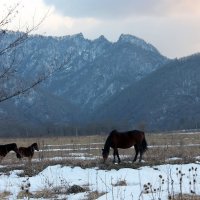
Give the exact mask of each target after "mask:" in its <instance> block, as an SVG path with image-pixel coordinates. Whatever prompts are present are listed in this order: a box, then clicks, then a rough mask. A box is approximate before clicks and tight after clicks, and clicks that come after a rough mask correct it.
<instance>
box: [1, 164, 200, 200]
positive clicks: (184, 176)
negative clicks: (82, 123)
mask: <svg viewBox="0 0 200 200" xmlns="http://www.w3.org/2000/svg"><path fill="white" fill-rule="evenodd" d="M21 173H22V171H21V170H14V171H11V172H10V173H9V174H8V173H6V174H3V173H2V174H1V175H0V193H2V192H5V191H8V192H10V195H9V199H12V200H13V199H17V195H18V193H19V192H20V191H21V190H22V186H23V185H28V190H29V191H30V192H31V193H33V194H34V193H36V192H38V191H42V190H45V189H46V190H49V191H51V190H54V189H55V188H59V187H63V188H64V187H65V188H66V187H70V186H72V185H79V186H81V187H83V188H84V187H87V188H88V189H89V191H98V192H99V193H101V192H102V196H100V197H99V198H98V200H134V199H136V200H139V199H141V200H150V199H159V198H160V199H162V200H165V199H166V200H167V199H168V198H167V197H168V195H169V194H170V195H173V194H176V193H180V192H181V193H184V194H185V193H188V194H191V191H192V192H195V193H196V194H199V195H200V177H199V176H200V174H199V173H200V164H199V163H198V162H196V163H193V164H182V165H169V164H166V165H160V166H153V167H149V166H145V167H141V168H139V169H131V168H122V169H120V170H114V169H113V170H99V169H98V168H88V169H82V168H80V167H71V166H63V167H62V166H61V165H55V166H49V167H47V168H46V169H44V170H43V171H42V172H40V173H39V174H38V175H36V176H33V177H21V176H20V174H21ZM87 195H88V192H83V193H78V194H60V196H59V197H57V198H56V199H59V198H60V199H64V198H65V199H68V200H84V199H87ZM31 199H36V198H31ZM54 199H55V198H54Z"/></svg>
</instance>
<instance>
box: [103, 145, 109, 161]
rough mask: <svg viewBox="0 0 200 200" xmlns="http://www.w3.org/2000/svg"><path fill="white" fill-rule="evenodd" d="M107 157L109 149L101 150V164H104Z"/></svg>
mask: <svg viewBox="0 0 200 200" xmlns="http://www.w3.org/2000/svg"><path fill="white" fill-rule="evenodd" d="M108 155H109V149H108V150H107V149H105V148H104V149H102V157H103V162H104V163H105V162H106V160H107V158H108Z"/></svg>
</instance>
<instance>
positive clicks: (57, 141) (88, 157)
mask: <svg viewBox="0 0 200 200" xmlns="http://www.w3.org/2000/svg"><path fill="white" fill-rule="evenodd" d="M106 137H107V136H80V137H49V138H48V137H46V138H44V137H43V138H10V139H7V138H6V139H4V138H3V139H1V144H7V143H12V142H16V143H17V145H18V146H29V145H31V144H32V143H34V142H37V143H38V145H39V149H40V151H39V152H35V154H34V158H33V160H32V165H28V163H27V160H25V159H23V161H22V162H21V161H19V160H18V159H17V158H16V155H15V153H9V154H8V155H7V156H6V157H5V158H4V159H3V161H2V163H1V165H2V167H1V168H0V174H1V173H4V174H6V173H7V174H9V173H10V171H11V170H13V169H22V170H23V172H22V174H20V175H21V176H23V177H24V176H26V175H27V176H29V177H31V176H34V175H36V174H38V173H39V172H41V171H42V170H43V169H45V168H46V167H47V166H50V165H55V164H61V165H66V166H80V167H82V168H90V167H98V168H100V169H107V170H109V169H120V168H125V167H127V168H138V167H141V166H145V165H157V164H165V163H191V162H195V161H197V160H199V161H200V157H198V158H197V156H199V152H200V133H199V132H196V133H165V134H164V133H163V134H150V133H147V134H146V140H147V142H148V145H149V148H148V151H147V152H145V154H144V156H143V160H144V161H145V162H142V163H138V162H135V163H132V162H131V161H132V160H133V157H134V154H135V151H134V148H130V149H125V150H122V149H119V154H120V157H121V160H122V163H120V164H119V165H114V164H113V163H112V151H111V152H110V156H109V159H108V161H107V163H106V164H103V163H102V158H101V149H102V148H103V146H104V143H105V140H106ZM175 157H176V158H177V159H172V158H175ZM55 158H59V159H55ZM125 185H126V181H125V180H119V181H118V182H117V183H115V184H113V186H125ZM63 188H65V190H63ZM67 188H69V186H67V185H66V184H65V186H64V187H61V188H54V189H51V190H49V189H44V190H43V191H39V192H37V193H34V194H32V193H29V191H25V190H22V191H21V192H20V193H19V195H18V197H19V198H23V197H27V196H28V197H32V198H57V195H58V194H63V193H65V194H66V193H67ZM87 194H88V195H87V199H88V200H93V199H97V198H98V197H99V196H101V195H103V194H101V193H98V192H97V191H96V192H91V191H89V190H87ZM7 196H9V193H7V192H4V193H0V199H6V198H7ZM181 198H182V199H181ZM181 198H180V196H179V195H177V196H176V197H175V198H174V199H173V200H186V199H188V200H200V197H199V196H196V195H195V196H188V195H183V196H181Z"/></svg>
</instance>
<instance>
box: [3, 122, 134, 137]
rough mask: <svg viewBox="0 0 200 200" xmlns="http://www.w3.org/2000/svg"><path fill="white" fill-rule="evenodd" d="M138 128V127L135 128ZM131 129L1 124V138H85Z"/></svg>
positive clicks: (123, 126) (125, 126)
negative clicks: (84, 136) (115, 130)
mask: <svg viewBox="0 0 200 200" xmlns="http://www.w3.org/2000/svg"><path fill="white" fill-rule="evenodd" d="M135 128H136V127H135ZM113 129H118V130H127V129H131V127H129V126H128V124H127V123H125V122H123V123H122V122H121V123H118V124H115V123H112V122H109V123H108V122H107V123H101V124H98V123H91V124H84V125H80V124H71V125H53V124H51V123H49V124H44V125H41V126H38V127H36V126H33V125H32V126H31V125H25V124H23V125H22V124H17V123H15V124H13V123H12V124H9V123H7V124H5V123H2V124H1V123H0V137H45V136H48V137H51V136H83V135H107V134H108V133H109V132H110V131H111V130H113Z"/></svg>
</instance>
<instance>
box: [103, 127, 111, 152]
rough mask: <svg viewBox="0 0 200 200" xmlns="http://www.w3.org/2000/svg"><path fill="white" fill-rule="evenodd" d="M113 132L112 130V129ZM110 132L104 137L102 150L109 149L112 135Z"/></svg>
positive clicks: (107, 150) (106, 150)
mask: <svg viewBox="0 0 200 200" xmlns="http://www.w3.org/2000/svg"><path fill="white" fill-rule="evenodd" d="M112 132H113V131H112ZM112 132H111V133H110V134H109V136H108V137H107V139H106V142H105V145H104V151H105V152H108V153H109V151H110V146H111V137H112Z"/></svg>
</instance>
